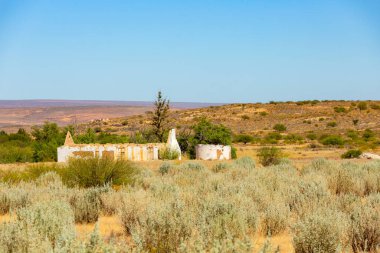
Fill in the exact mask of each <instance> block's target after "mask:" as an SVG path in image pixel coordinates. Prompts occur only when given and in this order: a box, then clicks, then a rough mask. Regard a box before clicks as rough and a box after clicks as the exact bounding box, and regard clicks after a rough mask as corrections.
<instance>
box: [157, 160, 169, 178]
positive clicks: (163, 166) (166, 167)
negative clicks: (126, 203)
mask: <svg viewBox="0 0 380 253" xmlns="http://www.w3.org/2000/svg"><path fill="white" fill-rule="evenodd" d="M170 167H171V165H170V163H167V162H165V163H163V164H161V165H160V168H159V169H158V170H159V172H160V173H161V175H165V174H168V172H169V170H170Z"/></svg>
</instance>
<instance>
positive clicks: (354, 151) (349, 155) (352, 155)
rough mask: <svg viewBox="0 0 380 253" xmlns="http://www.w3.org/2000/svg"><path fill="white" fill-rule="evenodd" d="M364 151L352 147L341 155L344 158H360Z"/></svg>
mask: <svg viewBox="0 0 380 253" xmlns="http://www.w3.org/2000/svg"><path fill="white" fill-rule="evenodd" d="M362 153H363V152H362V151H360V150H358V149H350V150H348V151H347V152H345V153H344V154H342V156H341V157H342V158H343V159H352V158H359V157H360V155H361V154H362Z"/></svg>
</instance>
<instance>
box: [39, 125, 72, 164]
mask: <svg viewBox="0 0 380 253" xmlns="http://www.w3.org/2000/svg"><path fill="white" fill-rule="evenodd" d="M32 136H33V137H34V139H35V141H34V143H33V160H34V161H36V162H41V161H56V160H57V147H59V146H61V145H63V143H64V140H65V134H64V133H62V132H61V131H60V129H59V127H58V125H57V124H56V123H50V122H45V124H44V125H43V126H42V127H33V130H32Z"/></svg>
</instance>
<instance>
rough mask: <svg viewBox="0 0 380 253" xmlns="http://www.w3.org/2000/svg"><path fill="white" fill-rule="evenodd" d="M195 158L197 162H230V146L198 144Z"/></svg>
mask: <svg viewBox="0 0 380 253" xmlns="http://www.w3.org/2000/svg"><path fill="white" fill-rule="evenodd" d="M195 156H196V159H197V160H230V159H231V146H223V145H208V144H199V145H197V146H196V147H195Z"/></svg>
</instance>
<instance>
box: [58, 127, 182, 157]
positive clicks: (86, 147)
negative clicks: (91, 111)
mask: <svg viewBox="0 0 380 253" xmlns="http://www.w3.org/2000/svg"><path fill="white" fill-rule="evenodd" d="M165 148H168V149H170V150H172V151H175V152H178V153H179V157H178V159H181V149H180V147H179V144H178V141H177V139H176V134H175V129H172V130H171V131H170V132H169V136H168V141H167V143H148V144H133V143H124V144H75V143H74V140H73V138H72V136H71V134H70V132H67V135H66V140H65V143H64V145H63V146H61V147H58V150H57V151H58V162H67V160H68V159H69V158H70V157H82V158H84V157H96V156H97V157H107V158H111V159H121V160H129V161H151V160H158V159H159V152H160V150H163V149H165Z"/></svg>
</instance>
